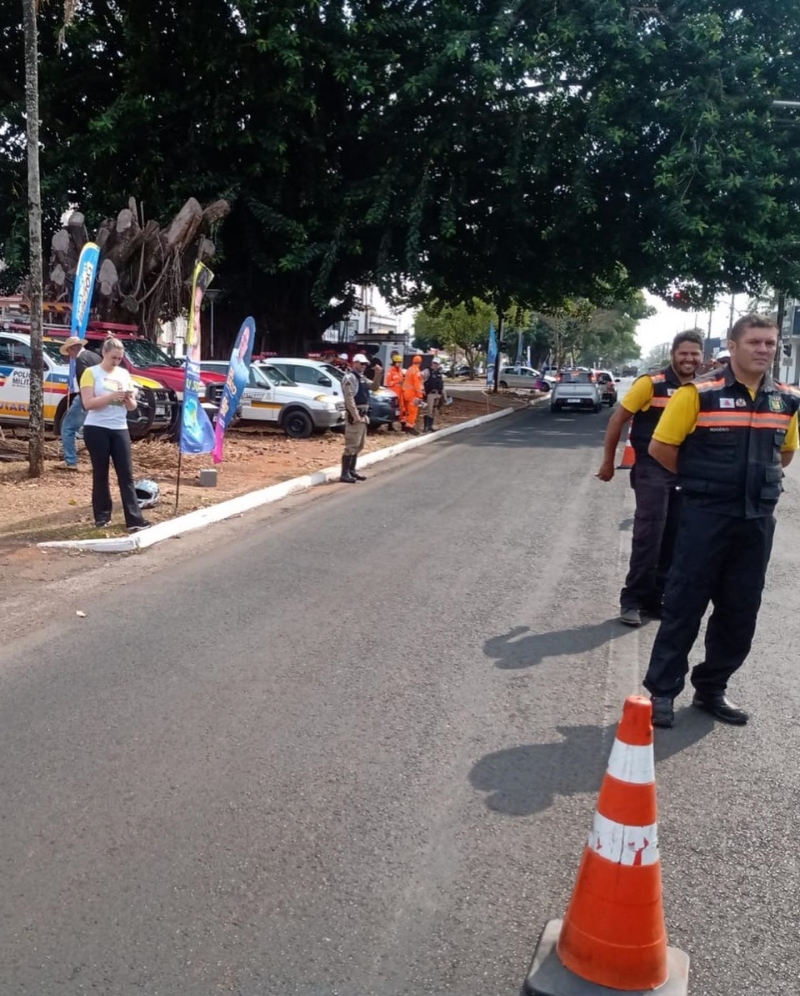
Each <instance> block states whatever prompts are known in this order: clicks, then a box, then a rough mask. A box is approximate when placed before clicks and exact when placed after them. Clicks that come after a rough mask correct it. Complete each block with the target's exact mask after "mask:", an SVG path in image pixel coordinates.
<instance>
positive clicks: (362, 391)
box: [350, 370, 369, 408]
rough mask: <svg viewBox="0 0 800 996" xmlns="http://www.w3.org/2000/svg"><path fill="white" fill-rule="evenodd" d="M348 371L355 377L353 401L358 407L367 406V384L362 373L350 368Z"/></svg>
mask: <svg viewBox="0 0 800 996" xmlns="http://www.w3.org/2000/svg"><path fill="white" fill-rule="evenodd" d="M350 373H351V374H352V376H353V377H355V379H356V385H357V386H356V392H355V399H354V400H355V403H356V406H357V407H358V408H367V407H369V384H368V383H367V381H366V379H365V377H364V375H363V374H360V373H356V371H355V370H351V371H350Z"/></svg>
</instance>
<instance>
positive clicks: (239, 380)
mask: <svg viewBox="0 0 800 996" xmlns="http://www.w3.org/2000/svg"><path fill="white" fill-rule="evenodd" d="M255 340H256V323H255V319H254V318H245V320H244V321H243V322H242V327H241V328H240V329H239V334H238V335H237V336H236V342H235V343H234V346H233V352H232V353H231V362H230V366H229V367H228V376H227V378H226V380H225V390H224V391H223V394H222V401H220V404H219V413H218V414H217V420H216V422H215V423H214V439H215V443H214V451H213V456H214V463H222V446H223V443H224V440H225V430H226V429H227V428H228V426H229V425H230V424H231V419H232V418H233V416H234V415H235V414H236V409H237V408H238V407H239V405H240V403H241V400H242V393H243V391H244V389H245V388H246V387H247V385H248V384H249V383H250V360H251V359H252V357H253V343H254V342H255Z"/></svg>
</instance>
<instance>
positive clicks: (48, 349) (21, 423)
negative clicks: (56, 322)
mask: <svg viewBox="0 0 800 996" xmlns="http://www.w3.org/2000/svg"><path fill="white" fill-rule="evenodd" d="M60 342H61V340H59V339H53V338H45V340H44V342H43V347H44V348H43V357H44V424H45V427H46V428H47V429H52V431H53V432H54V433H55V434H56V435H59V434H60V432H61V420H62V419H63V418H64V414H65V412H66V410H67V400H68V392H69V363H68V362H65V359H64V357H63V356H62V355H61V354H60V353H59V351H58V347H59V345H60ZM30 368H31V346H30V336H29V335H27V334H26V333H24V332H2V333H0V425H4V426H8V427H9V428H15V427H27V425H28V412H29V409H30V398H31V370H30ZM133 381H134V383H135V384H136V386H137V388H138V389H139V404H138V406H137V408H136V409H135V410H134V411H132V412H128V429H129V431H130V434H131V438H132V439H141V438H142V437H143V436H146V435H147V434H148V433H149V432H154V431H158V430H166V429H168V428H169V427H170V425H171V424H172V420H173V419H174V417H175V412H176V409H177V399H176V398H175V396H174V394H173V393H172V392H170V391H167V390H166V389H165V388H164V387H163V386H162V385H161V384H159V383H158V382H157V381H154V380H150V379H149V378H146V377H133Z"/></svg>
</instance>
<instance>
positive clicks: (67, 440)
mask: <svg viewBox="0 0 800 996" xmlns="http://www.w3.org/2000/svg"><path fill="white" fill-rule="evenodd" d="M84 347H85V342H84V340H83V339H79V338H78V336H76V335H71V336H70V337H69V338H68V339H67V340H65V342H64V343H62V345H61V346H60V347H59V350H58V351H59V353H61V355H62V356H64V357H66V359H67V360H69V361H74V362H70V374H71V377H70V384H69V396H70V399H71V400H70V402H69V406H68V408H67V411H66V413H65V415H64V418H63V419H62V420H61V445H62V446H63V448H64V463H65V465H66V468H67V470H77V469H78V450H77V447H76V445H75V437H76V436H77V435H78V433H79V432H80V430H81V429H82V428H83V421H84V419H85V418H86V409H85V408H84V407H83V402H82V401H81V392H80V387H79V385H80V382H81V377H82V375H83V372H84V370H86V369H87V368H88V367H93V366H95V364H97V363H99V362H100V357H99V356H98V355H97V353H93V352H92V351H91V350H90V349H86V348H84Z"/></svg>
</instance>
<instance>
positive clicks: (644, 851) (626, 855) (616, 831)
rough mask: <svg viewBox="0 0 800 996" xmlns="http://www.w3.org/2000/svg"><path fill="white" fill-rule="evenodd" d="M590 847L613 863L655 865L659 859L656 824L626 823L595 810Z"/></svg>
mask: <svg viewBox="0 0 800 996" xmlns="http://www.w3.org/2000/svg"><path fill="white" fill-rule="evenodd" d="M589 847H590V849H591V850H592V851H594V852H595V853H597V854H599V855H600V857H601V858H605V859H606V860H607V861H612V862H613V863H614V864H616V865H630V866H634V865H637V866H638V865H654V864H655V863H656V862H657V861H658V824H657V823H653V824H651V825H650V826H647V827H626V826H624V825H623V824H622V823H615V822H614V821H613V820H607V819H606V818H605V816H601V815H600V813H595V816H594V825H593V826H592V830H591V833H590V834H589Z"/></svg>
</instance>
